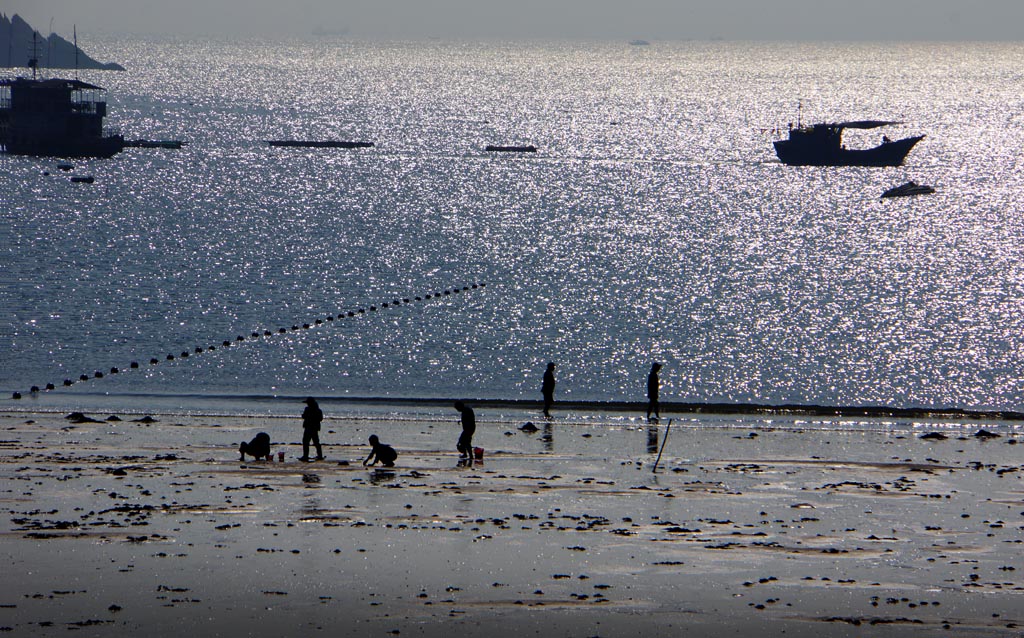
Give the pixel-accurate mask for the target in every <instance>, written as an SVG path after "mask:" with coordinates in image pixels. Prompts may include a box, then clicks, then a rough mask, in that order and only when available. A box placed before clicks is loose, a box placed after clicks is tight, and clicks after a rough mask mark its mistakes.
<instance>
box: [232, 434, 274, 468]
mask: <svg viewBox="0 0 1024 638" xmlns="http://www.w3.org/2000/svg"><path fill="white" fill-rule="evenodd" d="M238 452H239V454H241V455H242V458H241V459H240V460H242V461H244V460H245V455H246V454H248V455H249V456H252V457H254V458H255V459H256V460H259V459H262V458H264V457H266V459H267V460H268V461H269V460H270V435H269V434H267V433H266V432H260V433H259V434H257V435H256V436H254V437H252V440H251V441H249V442H248V443H246V442H245V441H242V443H241V444H240V445H239V446H238Z"/></svg>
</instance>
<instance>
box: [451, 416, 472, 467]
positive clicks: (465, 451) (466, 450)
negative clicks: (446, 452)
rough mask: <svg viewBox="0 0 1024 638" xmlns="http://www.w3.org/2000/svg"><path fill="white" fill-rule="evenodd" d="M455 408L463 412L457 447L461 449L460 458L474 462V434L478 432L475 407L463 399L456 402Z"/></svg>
mask: <svg viewBox="0 0 1024 638" xmlns="http://www.w3.org/2000/svg"><path fill="white" fill-rule="evenodd" d="M455 409H456V410H458V411H459V412H460V413H461V414H462V418H461V419H460V420H461V422H462V434H461V435H459V442H458V443H456V444H455V449H456V450H458V451H459V458H460V459H465V460H466V462H467V463H470V464H472V463H473V434H474V433H475V432H476V414H474V413H473V408H471V407H469V406H468V405H466V404H465V403H463V402H462V401H456V402H455Z"/></svg>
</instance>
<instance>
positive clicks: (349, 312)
mask: <svg viewBox="0 0 1024 638" xmlns="http://www.w3.org/2000/svg"><path fill="white" fill-rule="evenodd" d="M348 316H349V317H355V316H356V313H354V312H352V311H351V310H349V311H348Z"/></svg>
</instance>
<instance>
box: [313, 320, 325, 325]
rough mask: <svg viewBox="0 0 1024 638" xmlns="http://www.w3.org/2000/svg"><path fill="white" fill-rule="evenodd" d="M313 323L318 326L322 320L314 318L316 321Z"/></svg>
mask: <svg viewBox="0 0 1024 638" xmlns="http://www.w3.org/2000/svg"><path fill="white" fill-rule="evenodd" d="M313 323H315V324H316V325H318V326H319V325H320V324H322V323H323V321H321V320H319V319H317V320H316V321H314V322H313Z"/></svg>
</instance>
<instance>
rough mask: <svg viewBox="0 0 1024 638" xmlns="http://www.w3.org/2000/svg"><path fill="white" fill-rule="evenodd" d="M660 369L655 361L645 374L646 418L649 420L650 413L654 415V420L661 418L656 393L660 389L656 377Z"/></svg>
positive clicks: (659, 383) (659, 365) (658, 380)
mask: <svg viewBox="0 0 1024 638" xmlns="http://www.w3.org/2000/svg"><path fill="white" fill-rule="evenodd" d="M660 370H661V364H660V363H658V362H657V361H655V362H654V364H653V365H652V366H651V372H650V374H648V375H647V420H648V421H650V420H651V415H652V414H653V415H654V421H658V419H660V418H661V405H660V404H659V403H658V393H659V391H660V390H661V380H660V379H659V378H658V372H659V371H660Z"/></svg>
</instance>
